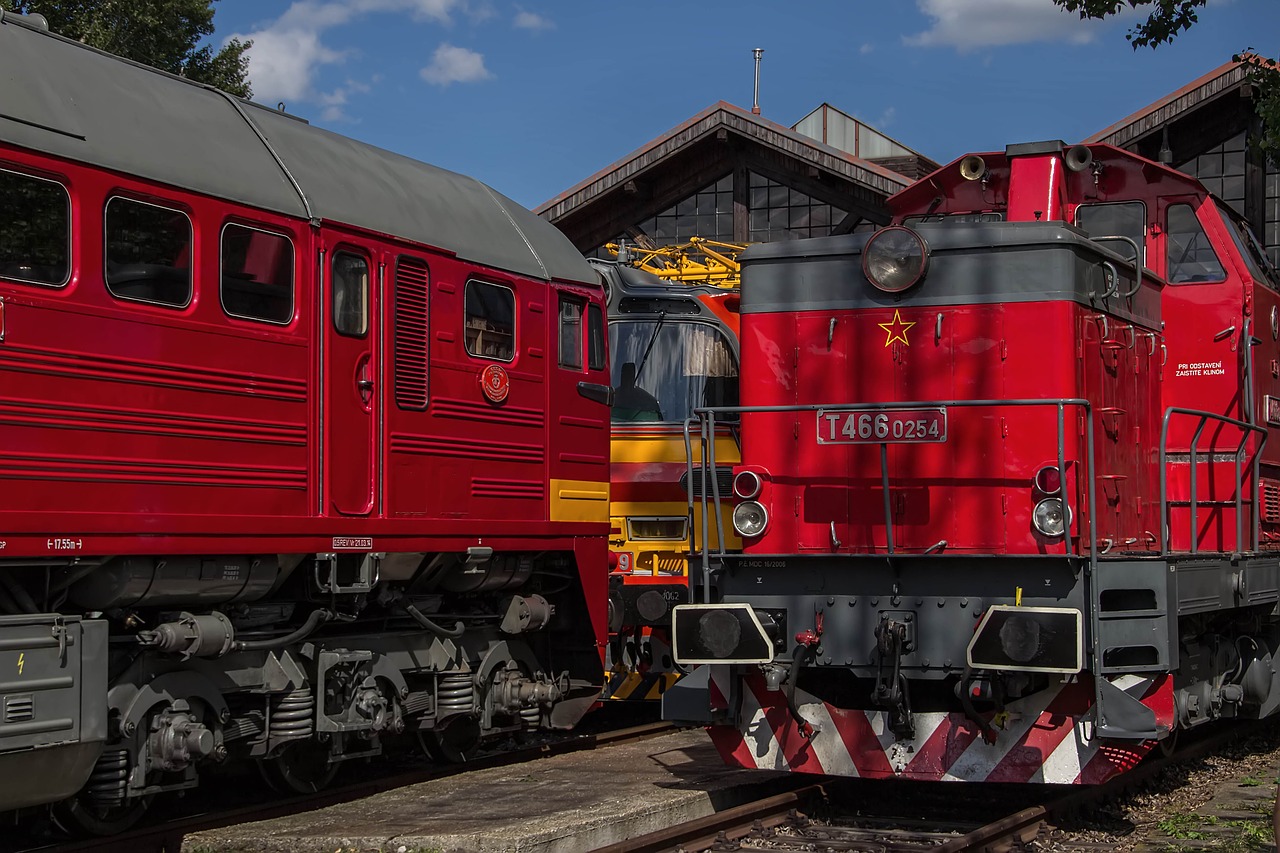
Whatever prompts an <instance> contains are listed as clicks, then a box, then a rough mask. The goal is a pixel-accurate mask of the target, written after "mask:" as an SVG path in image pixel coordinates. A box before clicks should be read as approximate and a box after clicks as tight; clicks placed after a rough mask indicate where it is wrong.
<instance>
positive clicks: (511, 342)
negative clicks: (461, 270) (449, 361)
mask: <svg viewBox="0 0 1280 853" xmlns="http://www.w3.org/2000/svg"><path fill="white" fill-rule="evenodd" d="M466 302H467V314H466V319H465V321H464V322H465V323H466V342H467V352H469V353H471V354H472V355H474V356H477V357H479V358H492V359H496V360H497V361H511V360H512V359H513V358H515V354H516V295H515V293H513V292H512V291H511V288H509V287H501V286H499V285H496V284H488V283H486V282H483V281H469V282H467V299H466Z"/></svg>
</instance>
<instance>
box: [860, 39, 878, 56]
mask: <svg viewBox="0 0 1280 853" xmlns="http://www.w3.org/2000/svg"><path fill="white" fill-rule="evenodd" d="M875 49H876V46H875V45H874V44H872V43H871V42H869V41H868V42H863V44H862V47H860V48H858V53H860V54H862V55H863V56H866V55H867V54H868V53H871V52H872V51H874V50H875Z"/></svg>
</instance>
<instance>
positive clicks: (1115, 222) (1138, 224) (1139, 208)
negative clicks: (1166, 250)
mask: <svg viewBox="0 0 1280 853" xmlns="http://www.w3.org/2000/svg"><path fill="white" fill-rule="evenodd" d="M1076 224H1077V225H1079V226H1080V227H1081V228H1083V229H1084V230H1085V231H1086V232H1088V234H1089V236H1090V237H1094V238H1097V237H1115V236H1120V237H1128V238H1129V239H1131V240H1133V241H1134V242H1135V243H1137V244H1138V249H1139V250H1142V249H1143V246H1144V245H1145V243H1144V240H1145V239H1146V233H1147V206H1146V205H1145V204H1143V203H1142V202H1140V201H1134V202H1124V203H1122V204H1089V205H1085V204H1082V205H1080V206H1079V207H1078V208H1076ZM1105 245H1106V247H1107V248H1108V249H1111V250H1112V251H1113V252H1116V253H1117V254H1119V255H1123V256H1124V257H1125V258H1127V259H1129V260H1131V261H1132V260H1133V259H1134V258H1133V246H1130V245H1129V244H1128V243H1126V242H1124V241H1123V240H1107V241H1106V243H1105ZM1145 256H1146V255H1145V252H1143V257H1144V258H1145Z"/></svg>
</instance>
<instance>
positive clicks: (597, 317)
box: [587, 305, 605, 370]
mask: <svg viewBox="0 0 1280 853" xmlns="http://www.w3.org/2000/svg"><path fill="white" fill-rule="evenodd" d="M604 342H605V334H604V311H602V310H601V309H600V306H599V305H591V306H589V307H588V308H587V367H589V368H590V369H591V370H604V362H605V357H604V354H605V347H604Z"/></svg>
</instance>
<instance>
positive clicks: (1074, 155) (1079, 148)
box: [1063, 145, 1093, 172]
mask: <svg viewBox="0 0 1280 853" xmlns="http://www.w3.org/2000/svg"><path fill="white" fill-rule="evenodd" d="M1063 162H1065V163H1066V164H1067V168H1068V169H1070V170H1071V171H1073V172H1083V171H1084V170H1085V169H1087V168H1089V167H1090V166H1092V165H1093V152H1092V151H1090V150H1089V147H1088V146H1087V145H1073V146H1071V147H1070V148H1068V149H1067V153H1066V154H1064V155H1063Z"/></svg>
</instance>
